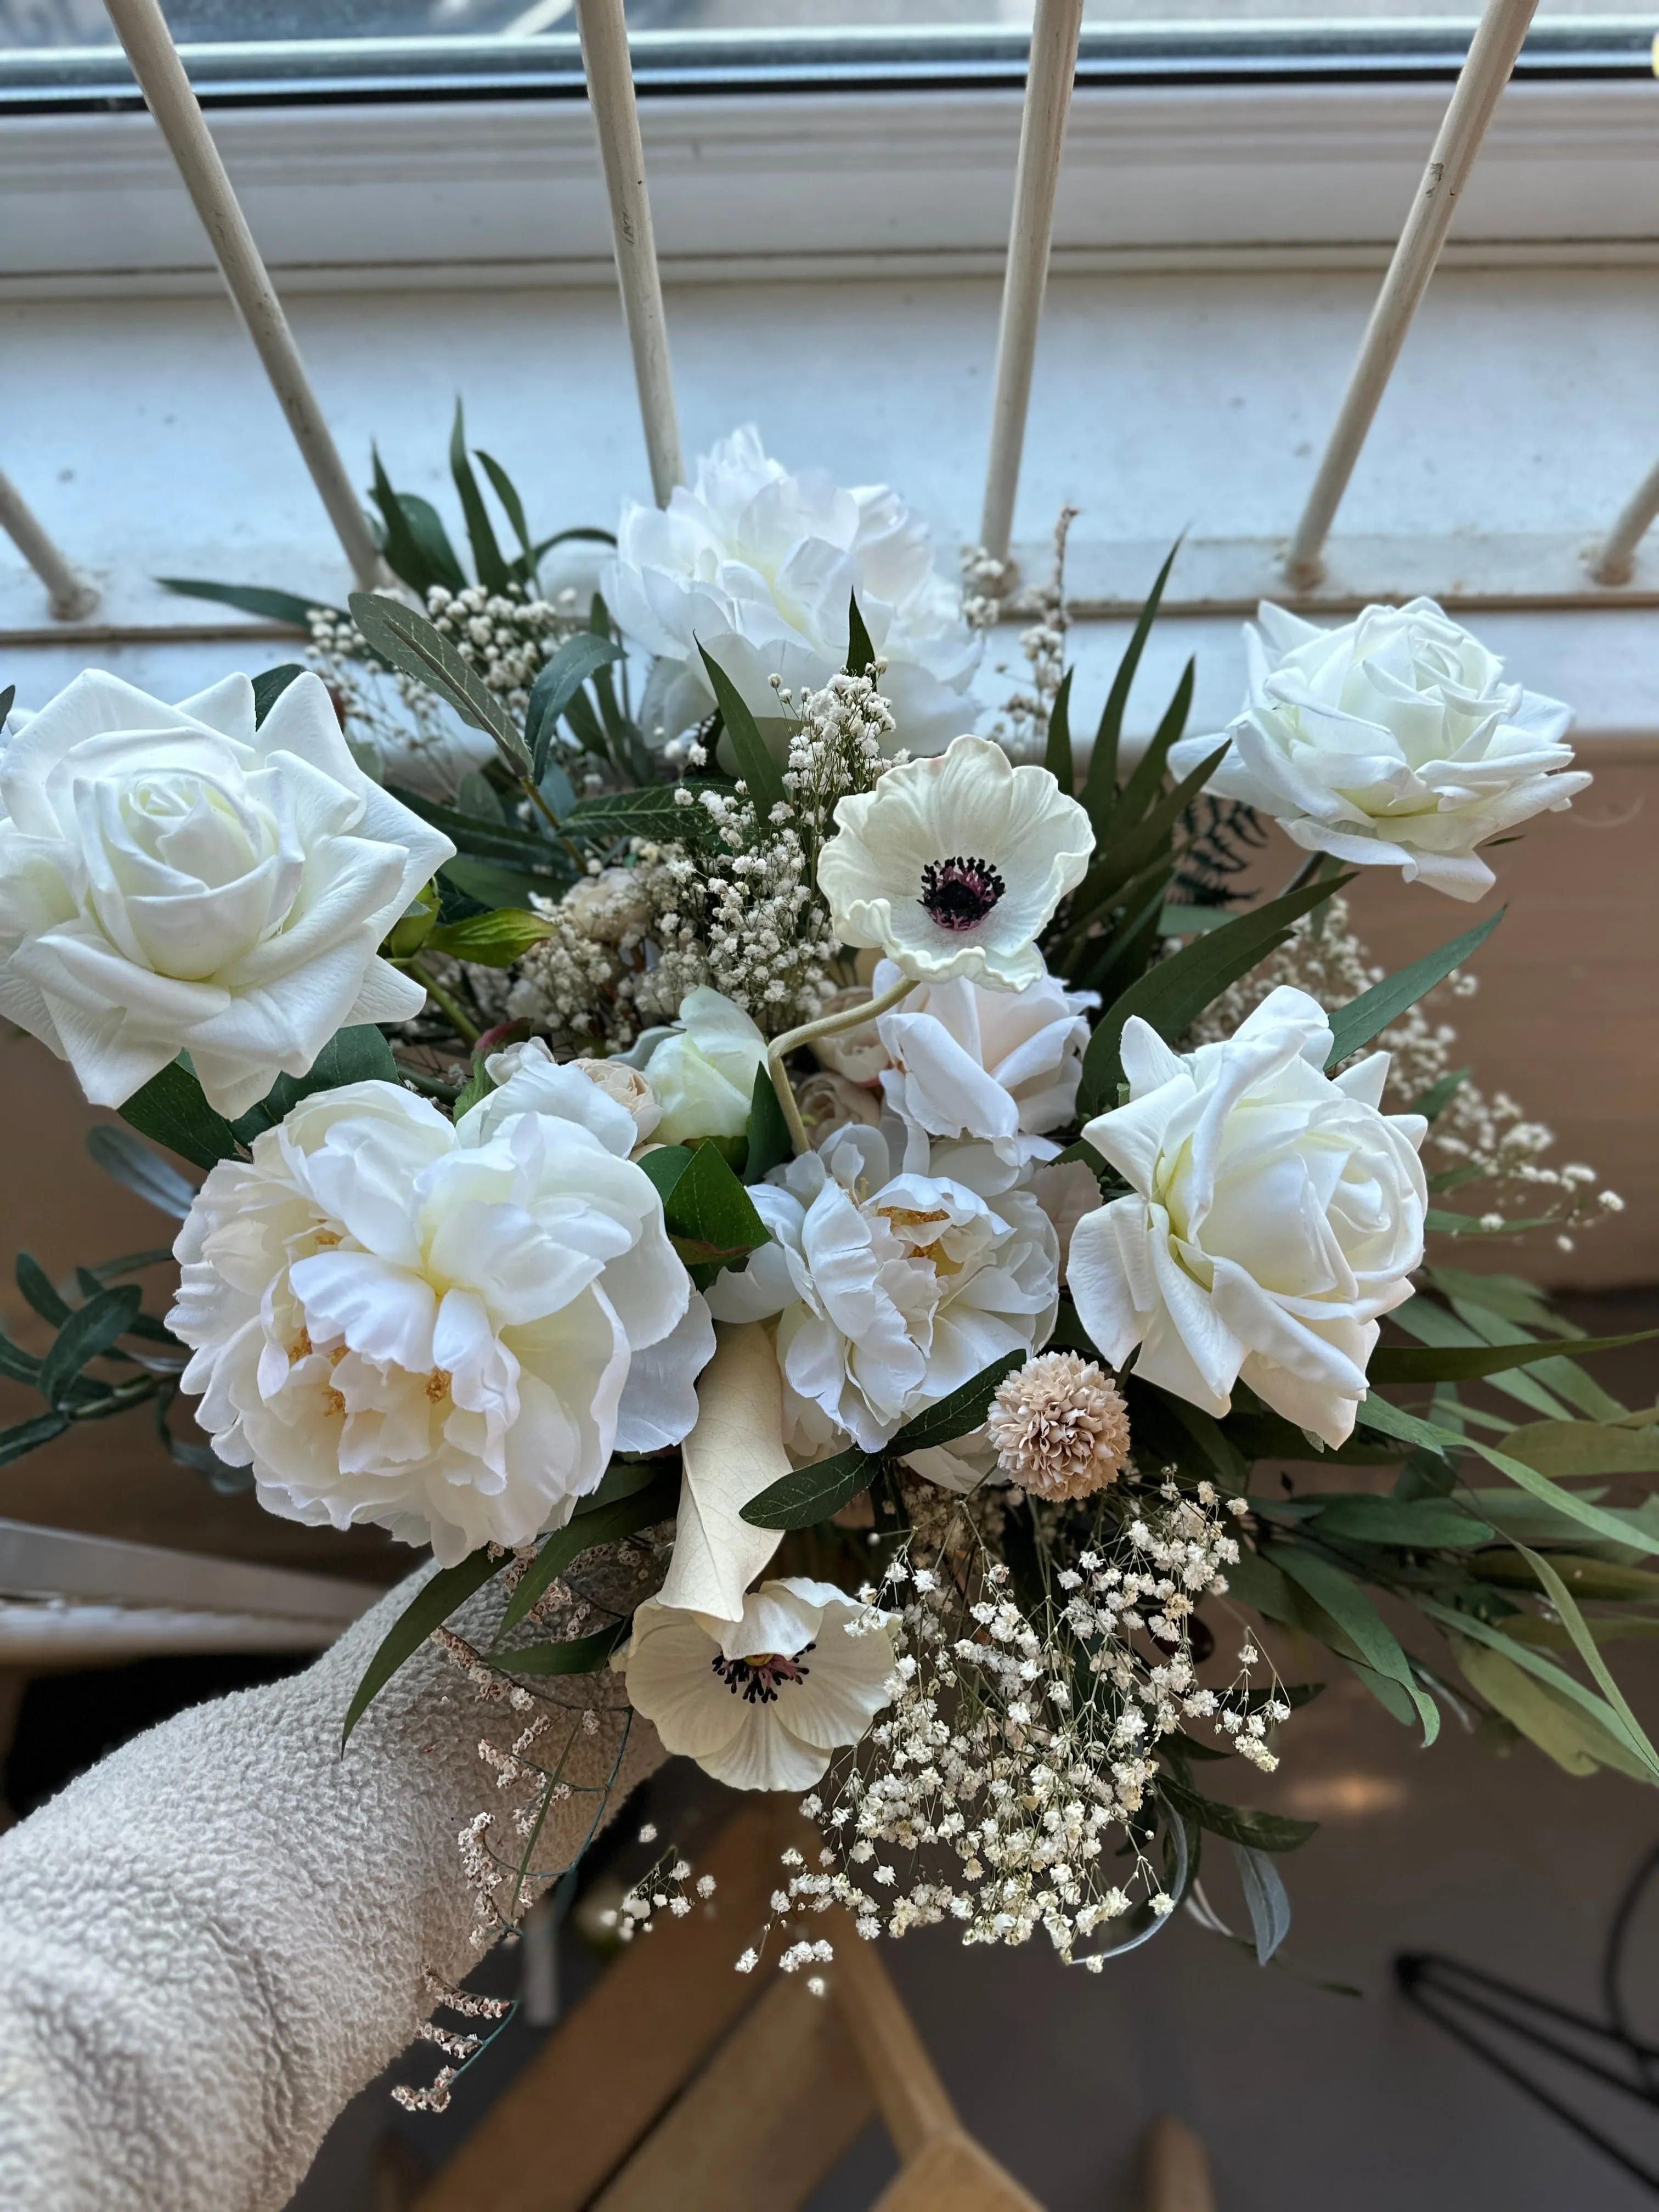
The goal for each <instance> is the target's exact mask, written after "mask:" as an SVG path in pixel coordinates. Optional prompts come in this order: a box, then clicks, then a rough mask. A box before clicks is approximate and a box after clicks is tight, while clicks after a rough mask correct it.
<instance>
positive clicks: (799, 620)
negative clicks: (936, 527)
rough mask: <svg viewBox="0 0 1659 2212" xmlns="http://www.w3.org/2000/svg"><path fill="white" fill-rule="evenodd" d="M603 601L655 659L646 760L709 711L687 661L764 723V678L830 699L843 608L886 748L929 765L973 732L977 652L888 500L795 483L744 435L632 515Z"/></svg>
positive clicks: (772, 694) (841, 650)
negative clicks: (718, 679)
mask: <svg viewBox="0 0 1659 2212" xmlns="http://www.w3.org/2000/svg"><path fill="white" fill-rule="evenodd" d="M602 588H603V591H604V593H605V602H606V604H607V605H608V606H609V607H610V609H611V613H612V615H613V616H614V617H616V619H617V623H619V625H620V626H621V628H622V629H623V632H624V633H625V634H626V635H628V636H629V637H631V638H633V639H635V640H636V641H637V642H638V643H639V644H641V646H643V647H644V648H645V649H646V651H647V653H652V654H653V655H654V656H655V659H654V665H653V669H652V671H651V677H650V680H649V682H648V684H647V689H646V696H645V699H644V702H643V703H642V705H641V710H640V719H641V723H642V725H643V726H644V729H645V731H646V734H647V737H648V738H649V739H650V740H651V742H652V743H653V744H662V743H663V742H664V741H665V739H671V738H676V737H678V734H679V733H680V732H681V731H683V730H686V729H690V728H691V727H692V726H695V725H696V723H698V722H701V721H702V720H705V719H706V718H707V716H708V715H709V714H712V713H713V711H714V703H715V702H714V690H713V688H712V686H711V685H710V684H709V681H708V672H707V671H706V670H705V668H704V666H703V661H702V653H701V652H700V651H699V650H698V648H699V647H703V648H705V649H706V650H707V651H708V653H710V655H711V656H712V657H713V658H714V659H715V660H716V661H717V662H718V663H719V664H720V667H721V668H722V669H723V670H724V671H725V672H726V675H727V676H729V677H730V678H731V679H732V682H733V683H734V684H736V685H737V687H738V690H739V691H740V692H741V693H742V694H743V696H744V701H745V702H746V703H747V705H748V706H749V708H750V710H751V712H752V713H754V714H757V715H758V716H760V717H762V718H763V719H775V717H776V716H777V714H778V712H779V708H778V702H777V695H776V691H775V688H774V682H773V679H774V678H778V679H781V683H782V684H783V686H784V688H785V689H786V690H789V691H792V692H794V693H796V694H799V693H800V692H802V691H809V690H817V688H818V687H820V686H821V685H823V684H827V683H828V682H829V679H830V678H831V677H832V676H833V675H835V673H836V671H838V670H840V669H842V668H843V667H844V666H845V665H846V662H847V656H848V608H849V606H850V604H851V601H852V598H853V595H854V593H855V592H856V594H857V596H858V603H859V611H860V615H861V616H862V617H863V618H864V623H865V627H866V629H867V630H868V632H869V635H870V641H871V645H872V648H873V650H874V651H875V652H876V653H878V655H879V656H880V657H881V659H883V660H884V663H885V668H884V674H883V678H882V690H883V693H884V696H885V697H886V698H887V699H888V701H889V702H890V704H891V707H892V710H893V714H894V717H895V720H896V723H897V736H898V742H899V743H900V744H903V745H906V746H908V748H909V749H910V750H911V751H913V752H917V751H932V750H934V748H936V747H937V746H939V745H942V744H944V743H945V740H946V739H947V738H949V737H950V736H951V733H952V732H953V731H955V730H957V729H959V728H960V727H961V726H962V724H963V720H972V719H973V718H972V714H971V712H969V713H966V714H964V706H963V700H964V695H965V693H966V692H967V689H968V685H969V681H970V679H971V678H972V676H973V672H974V670H975V666H976V665H977V663H978V660H979V656H980V652H981V643H982V641H981V639H980V638H979V637H978V636H977V635H975V632H974V631H972V630H970V629H969V627H968V625H967V624H966V623H964V622H963V618H962V610H961V602H960V597H959V594H958V593H957V591H956V589H955V588H954V586H951V584H949V583H947V582H946V581H945V579H944V578H943V577H942V576H939V575H938V574H936V573H935V571H934V568H933V547H932V545H931V544H930V543H929V540H928V537H927V531H926V529H925V528H924V526H922V524H921V522H920V521H919V520H917V519H916V517H915V515H914V514H913V513H911V512H910V510H909V508H908V507H906V506H905V505H904V503H903V501H902V500H901V499H900V498H899V497H898V495H897V494H896V492H893V491H890V490H889V489H888V488H887V487H886V486H885V485H884V484H876V485H866V486H864V487H861V488H859V489H854V490H850V491H849V490H845V489H842V488H841V487H840V486H838V485H836V483H833V482H832V480H831V479H830V478H829V476H827V475H826V474H825V473H824V471H823V470H821V469H811V470H805V471H802V472H801V473H800V474H799V475H792V474H791V473H790V472H789V471H787V469H785V468H784V467H783V465H781V463H780V462H778V461H775V460H771V459H769V458H768V457H767V454H766V453H765V450H764V448H763V447H762V445H761V441H760V435H759V433H758V432H757V430H756V429H755V428H753V426H752V425H749V426H746V427H745V428H742V429H739V430H737V431H734V432H733V433H732V435H731V436H730V437H729V438H725V439H722V440H721V441H720V444H719V445H717V446H716V447H714V451H713V452H712V453H706V454H704V455H703V456H702V459H700V460H699V461H698V463H697V465H696V477H695V481H694V483H692V485H691V487H690V489H687V487H686V486H685V485H684V484H681V485H678V486H677V487H676V489H675V490H674V494H673V496H672V497H671V500H670V501H669V503H668V505H667V506H666V507H641V506H640V505H638V504H637V503H635V501H629V503H628V505H627V506H626V507H624V508H623V515H622V520H621V522H620V523H619V524H618V526H617V552H616V557H615V559H614V560H613V561H611V562H610V564H609V565H608V567H607V568H606V570H605V576H604V580H603V584H602ZM860 672H862V671H860Z"/></svg>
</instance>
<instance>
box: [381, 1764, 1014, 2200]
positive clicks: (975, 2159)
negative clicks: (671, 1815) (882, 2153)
mask: <svg viewBox="0 0 1659 2212" xmlns="http://www.w3.org/2000/svg"><path fill="white" fill-rule="evenodd" d="M799 1829H800V1823H799V1816H798V1815H797V1814H795V1813H794V1811H793V1808H792V1807H791V1806H789V1805H788V1804H787V1803H786V1802H781V1801H778V1800H772V1799H765V1798H761V1799H757V1800H754V1801H752V1802H750V1804H749V1805H748V1806H746V1807H745V1808H744V1810H743V1811H742V1812H740V1813H739V1814H738V1815H737V1817H736V1818H735V1819H734V1820H732V1821H731V1822H730V1824H729V1825H728V1826H726V1828H725V1829H724V1830H723V1831H722V1832H721V1833H720V1836H719V1837H718V1838H716V1840H715V1842H714V1844H713V1846H712V1847H711V1849H710V1850H708V1853H707V1854H706V1856H705V1857H704V1859H703V1861H702V1869H701V1870H702V1871H705V1872H708V1873H709V1874H712V1875H714V1878H715V1882H716V1888H715V1892H714V1899H713V1900H712V1902H711V1904H710V1905H708V1907H706V1908H701V1907H700V1908H696V1909H694V1911H692V1912H691V1913H690V1915H689V1916H688V1917H686V1918H685V1919H684V1920H673V1919H669V1918H664V1919H662V1920H660V1921H659V1923H658V1925H657V1926H656V1927H655V1928H654V1929H653V1930H652V1932H651V1933H650V1934H649V1935H647V1936H636V1937H635V1941H634V1943H633V1946H632V1948H630V1949H629V1950H628V1951H625V1952H624V1953H623V1955H622V1956H621V1957H620V1958H619V1959H618V1960H617V1962H616V1963H615V1965H614V1966H611V1969H610V1971H609V1972H607V1973H606V1974H605V1977H604V1978H603V1979H602V1980H601V1981H600V1982H599V1984H598V1986H597V1987H596V1988H595V1989H594V1990H592V1993H591V1994H590V1995H589V1996H587V1998H586V2000H585V2001H584V2002H582V2003H581V2004H580V2005H579V2006H578V2007H577V2008H576V2009H575V2010H574V2012H573V2013H571V2014H569V2015H567V2017H566V2018H565V2019H564V2020H563V2021H562V2022H561V2023H560V2024H559V2026H558V2027H557V2028H556V2029H555V2030H554V2032H553V2033H552V2034H551V2035H550V2036H549V2038H548V2039H547V2042H546V2043H545V2045H544V2046H543V2048H542V2050H541V2051H539V2052H538V2055H537V2057H535V2058H534V2059H532V2062H531V2063H530V2064H529V2065H528V2066H527V2067H526V2069H525V2070H524V2072H523V2073H522V2074H520V2075H519V2077H518V2079H517V2080H516V2081H514V2082H513V2085H512V2087H510V2088H508V2089H507V2091H506V2092H505V2093H504V2094H503V2095H502V2096H501V2098H500V2099H499V2100H497V2102H496V2104H495V2106H494V2107H493V2108H492V2110H491V2112H490V2113H489V2118H487V2119H486V2120H485V2121H484V2122H483V2124H481V2125H480V2126H479V2127H478V2128H477V2130H475V2132H474V2133H473V2135H472V2136H471V2137H470V2138H469V2139H468V2141H467V2142H465V2143H464V2144H463V2145H462V2147H461V2148H460V2150H459V2152H457V2154H455V2156H454V2157H453V2159H452V2160H450V2161H449V2163H448V2164H447V2166H445V2167H444V2168H443V2170H442V2172H440V2173H438V2174H436V2175H435V2176H434V2178H433V2179H431V2180H430V2181H429V2182H428V2184H427V2185H426V2187H425V2188H424V2189H423V2190H422V2191H419V2193H418V2194H417V2195H416V2197H415V2198H414V2200H413V2206H412V2212H584V2209H585V2208H587V2209H588V2212H792V2208H793V2207H795V2206H798V2205H799V2204H801V2203H805V2200H806V2198H807V2197H810V2196H811V2193H812V2191H813V2190H814V2189H815V2188H816V2187H817V2185H818V2183H819V2182H820V2181H822V2180H823V2178H824V2176H825V2175H826V2174H827V2173H828V2172H829V2170H830V2168H831V2167H832V2166H834V2165H835V2164H836V2160H838V2159H839V2158H840V2157H841V2156H842V2153H843V2152H844V2151H845V2150H847V2149H848V2147H849V2146H850V2145H851V2143H852V2142H854V2139H855V2137H857V2136H859V2135H860V2133H861V2132H862V2130H864V2128H865V2127H866V2124H868V2122H869V2121H870V2120H871V2119H872V2118H874V2117H876V2116H877V2115H879V2117H880V2118H881V2119H882V2120H883V2121H884V2123H885V2124H886V2127H887V2131H888V2133H889V2135H890V2136H891V2138H892V2142H893V2148H894V2149H895V2150H896V2152H897V2154H898V2157H899V2161H900V2170H899V2172H898V2174H897V2176H896V2178H895V2179H894V2180H893V2181H892V2182H891V2183H890V2185H889V2186H888V2187H887V2188H886V2189H885V2190H884V2191H883V2192H882V2194H881V2195H880V2197H878V2199H877V2200H876V2206H875V2208H874V2212H1041V2208H1040V2207H1039V2206H1038V2204H1037V2203H1036V2199H1035V2198H1034V2197H1030V2195H1029V2194H1028V2193H1027V2192H1026V2191H1024V2189H1022V2188H1021V2187H1020V2185H1019V2184H1018V2182H1016V2181H1015V2180H1013V2179H1012V2177H1011V2176H1010V2175H1009V2174H1007V2173H1006V2172H1004V2171H1003V2169H1002V2167H1001V2166H999V2165H998V2164H997V2162H996V2160H994V2159H993V2158H992V2157H991V2156H990V2155H989V2154H988V2153H987V2152H986V2151H984V2150H983V2149H981V2147H980V2146H979V2144H978V2143H976V2142H975V2141H974V2140H973V2138H972V2137H971V2136H969V2134H968V2132H967V2131H966V2130H965V2129H964V2128H963V2124H962V2123H961V2121H960V2119H959V2118H957V2112H956V2109H955V2107H954V2106H952V2104H951V2100H950V2098H949V2097H948V2095H947V2094H946V2093H945V2086H944V2084H943V2083H942V2082H941V2081H940V2080H939V2075H938V2074H937V2073H936V2072H935V2071H934V2069H933V2064H932V2062H931V2061H930V2060H929V2058H928V2057H927V2052H926V2051H925V2050H924V2049H923V2048H922V2045H921V2038H920V2037H919V2036H918V2035H917V2033H916V2031H915V2026H914V2024H913V2023H912V2021H911V2020H910V2017H909V2015H908V2013H907V2012H906V2011H905V2009H904V2006H903V2003H902V2001H901V1999H900V1997H899V1995H898V1992H897V1990H896V1989H895V1988H894V1986H893V1984H892V1982H891V1980H890V1978H889V1976H888V1973H887V1970H886V1968H885V1967H884V1966H883V1964H882V1962H881V1959H880V1955H879V1954H878V1951H877V1950H876V1948H874V1946H872V1945H871V1944H868V1943H866V1942H863V1941H862V1939H861V1938H860V1936H859V1935H858V1933H857V1931H856V1930H855V1929H854V1928H853V1927H852V1926H851V1925H850V1923H848V1922H847V1921H846V1920H845V1919H844V1918H843V1917H842V1916H841V1915H840V1914H838V1913H825V1914H824V1915H823V1916H822V1917H821V1918H820V1917H818V1916H816V1915H815V1916H814V1917H813V1918H812V1921H811V1923H810V1924H811V1929H813V1931H814V1932H815V1933H816V1932H817V1931H819V1930H822V1932H823V1933H824V1934H825V1935H827V1936H829V1938H830V1940H831V1941H832V1942H834V1944H835V1947H836V1958H835V1962H834V1964H833V1965H831V1966H826V1967H824V1968H823V1979H824V1981H825V1983H826V1984H828V1989H827V1993H826V1994H825V1995H824V1996H822V1997H816V1996H812V1994H811V1992H810V1991H809V1990H807V1988H806V1987H805V1977H804V1976H783V1975H778V1974H770V1975H768V1974H757V1975H754V1976H748V1975H743V1974H738V1973H737V1972H734V1971H733V1961H734V1960H735V1959H736V1958H737V1956H738V1953H739V1952H741V1951H742V1950H743V1949H744V1947H745V1945H746V1944H747V1943H748V1942H749V1941H750V1935H751V1932H752V1931H753V1930H754V1929H756V1928H757V1926H758V1925H759V1924H760V1923H761V1922H762V1921H763V1920H764V1919H765V1917H766V1916H767V1910H768V1907H767V1899H769V1896H770V1894H771V1893H772V1891H773V1890H774V1889H775V1887H777V1884H778V1881H779V1871H778V1853H779V1850H780V1849H781V1847H782V1846H783V1845H784V1844H787V1843H788V1842H790V1841H792V1840H793V1841H801V1840H803V1839H802V1838H800V1836H799ZM811 1843H812V1844H813V1845H814V1847H815V1848H816V1844H817V1838H816V1837H812V1838H811Z"/></svg>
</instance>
